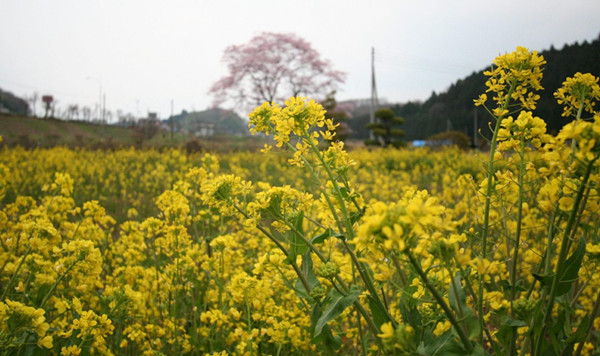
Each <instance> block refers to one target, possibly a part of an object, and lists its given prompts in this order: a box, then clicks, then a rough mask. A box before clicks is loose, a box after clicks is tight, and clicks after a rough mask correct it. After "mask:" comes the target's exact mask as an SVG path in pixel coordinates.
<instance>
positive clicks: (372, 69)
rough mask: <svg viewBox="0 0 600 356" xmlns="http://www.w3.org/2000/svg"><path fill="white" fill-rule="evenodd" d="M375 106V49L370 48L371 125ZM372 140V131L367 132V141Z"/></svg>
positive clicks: (373, 136) (376, 103)
mask: <svg viewBox="0 0 600 356" xmlns="http://www.w3.org/2000/svg"><path fill="white" fill-rule="evenodd" d="M377 106H379V100H378V99H377V84H376V83H375V47H371V112H370V116H369V122H370V123H371V125H373V124H374V123H375V110H376V109H377ZM374 139H375V135H374V134H373V130H369V140H371V141H373V140H374Z"/></svg>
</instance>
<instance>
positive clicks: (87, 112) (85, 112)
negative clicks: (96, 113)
mask: <svg viewBox="0 0 600 356" xmlns="http://www.w3.org/2000/svg"><path fill="white" fill-rule="evenodd" d="M81 116H83V120H84V121H90V118H91V117H92V109H90V107H89V106H84V107H82V108H81Z"/></svg>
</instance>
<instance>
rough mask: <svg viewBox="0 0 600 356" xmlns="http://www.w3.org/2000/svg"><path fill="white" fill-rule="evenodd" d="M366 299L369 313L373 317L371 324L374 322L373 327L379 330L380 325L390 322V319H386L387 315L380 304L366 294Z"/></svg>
mask: <svg viewBox="0 0 600 356" xmlns="http://www.w3.org/2000/svg"><path fill="white" fill-rule="evenodd" d="M367 297H368V299H369V310H370V311H371V315H373V322H375V325H377V327H378V328H380V327H381V325H382V324H385V323H387V322H389V321H391V320H390V318H388V313H386V311H385V310H384V309H383V307H382V306H381V303H378V302H377V300H376V299H375V297H373V296H372V295H370V294H368V295H367Z"/></svg>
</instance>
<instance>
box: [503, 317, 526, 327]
mask: <svg viewBox="0 0 600 356" xmlns="http://www.w3.org/2000/svg"><path fill="white" fill-rule="evenodd" d="M501 325H506V326H510V327H513V326H516V327H520V326H527V323H526V322H524V321H523V320H517V319H511V318H510V317H508V316H506V315H504V316H503V317H502V320H501Z"/></svg>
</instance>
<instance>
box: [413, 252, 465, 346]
mask: <svg viewBox="0 0 600 356" xmlns="http://www.w3.org/2000/svg"><path fill="white" fill-rule="evenodd" d="M406 255H407V256H408V260H409V261H410V263H411V264H412V265H413V267H414V268H415V270H416V271H417V274H418V275H419V277H421V280H422V281H423V283H425V287H427V289H428V290H429V291H430V292H431V294H432V295H433V297H434V298H435V300H436V301H437V302H438V304H439V305H440V307H441V308H442V310H444V313H445V314H446V317H447V318H448V321H450V323H451V324H452V326H453V327H454V330H456V333H457V334H458V337H459V338H460V341H461V342H462V344H463V345H464V346H465V349H466V350H467V352H468V353H471V352H472V351H473V345H471V341H470V340H469V337H468V336H467V334H466V333H465V330H464V329H463V328H461V326H460V324H459V323H458V321H457V320H456V318H455V317H454V313H452V310H451V309H450V307H449V306H448V304H446V301H445V300H444V297H443V296H442V295H441V294H440V292H438V290H437V289H436V288H435V286H434V285H433V284H431V282H430V281H429V278H427V275H426V274H425V272H424V271H423V269H422V268H421V265H420V264H419V262H418V261H417V260H416V259H415V257H414V256H413V254H412V253H411V252H410V251H408V250H407V251H406Z"/></svg>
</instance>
